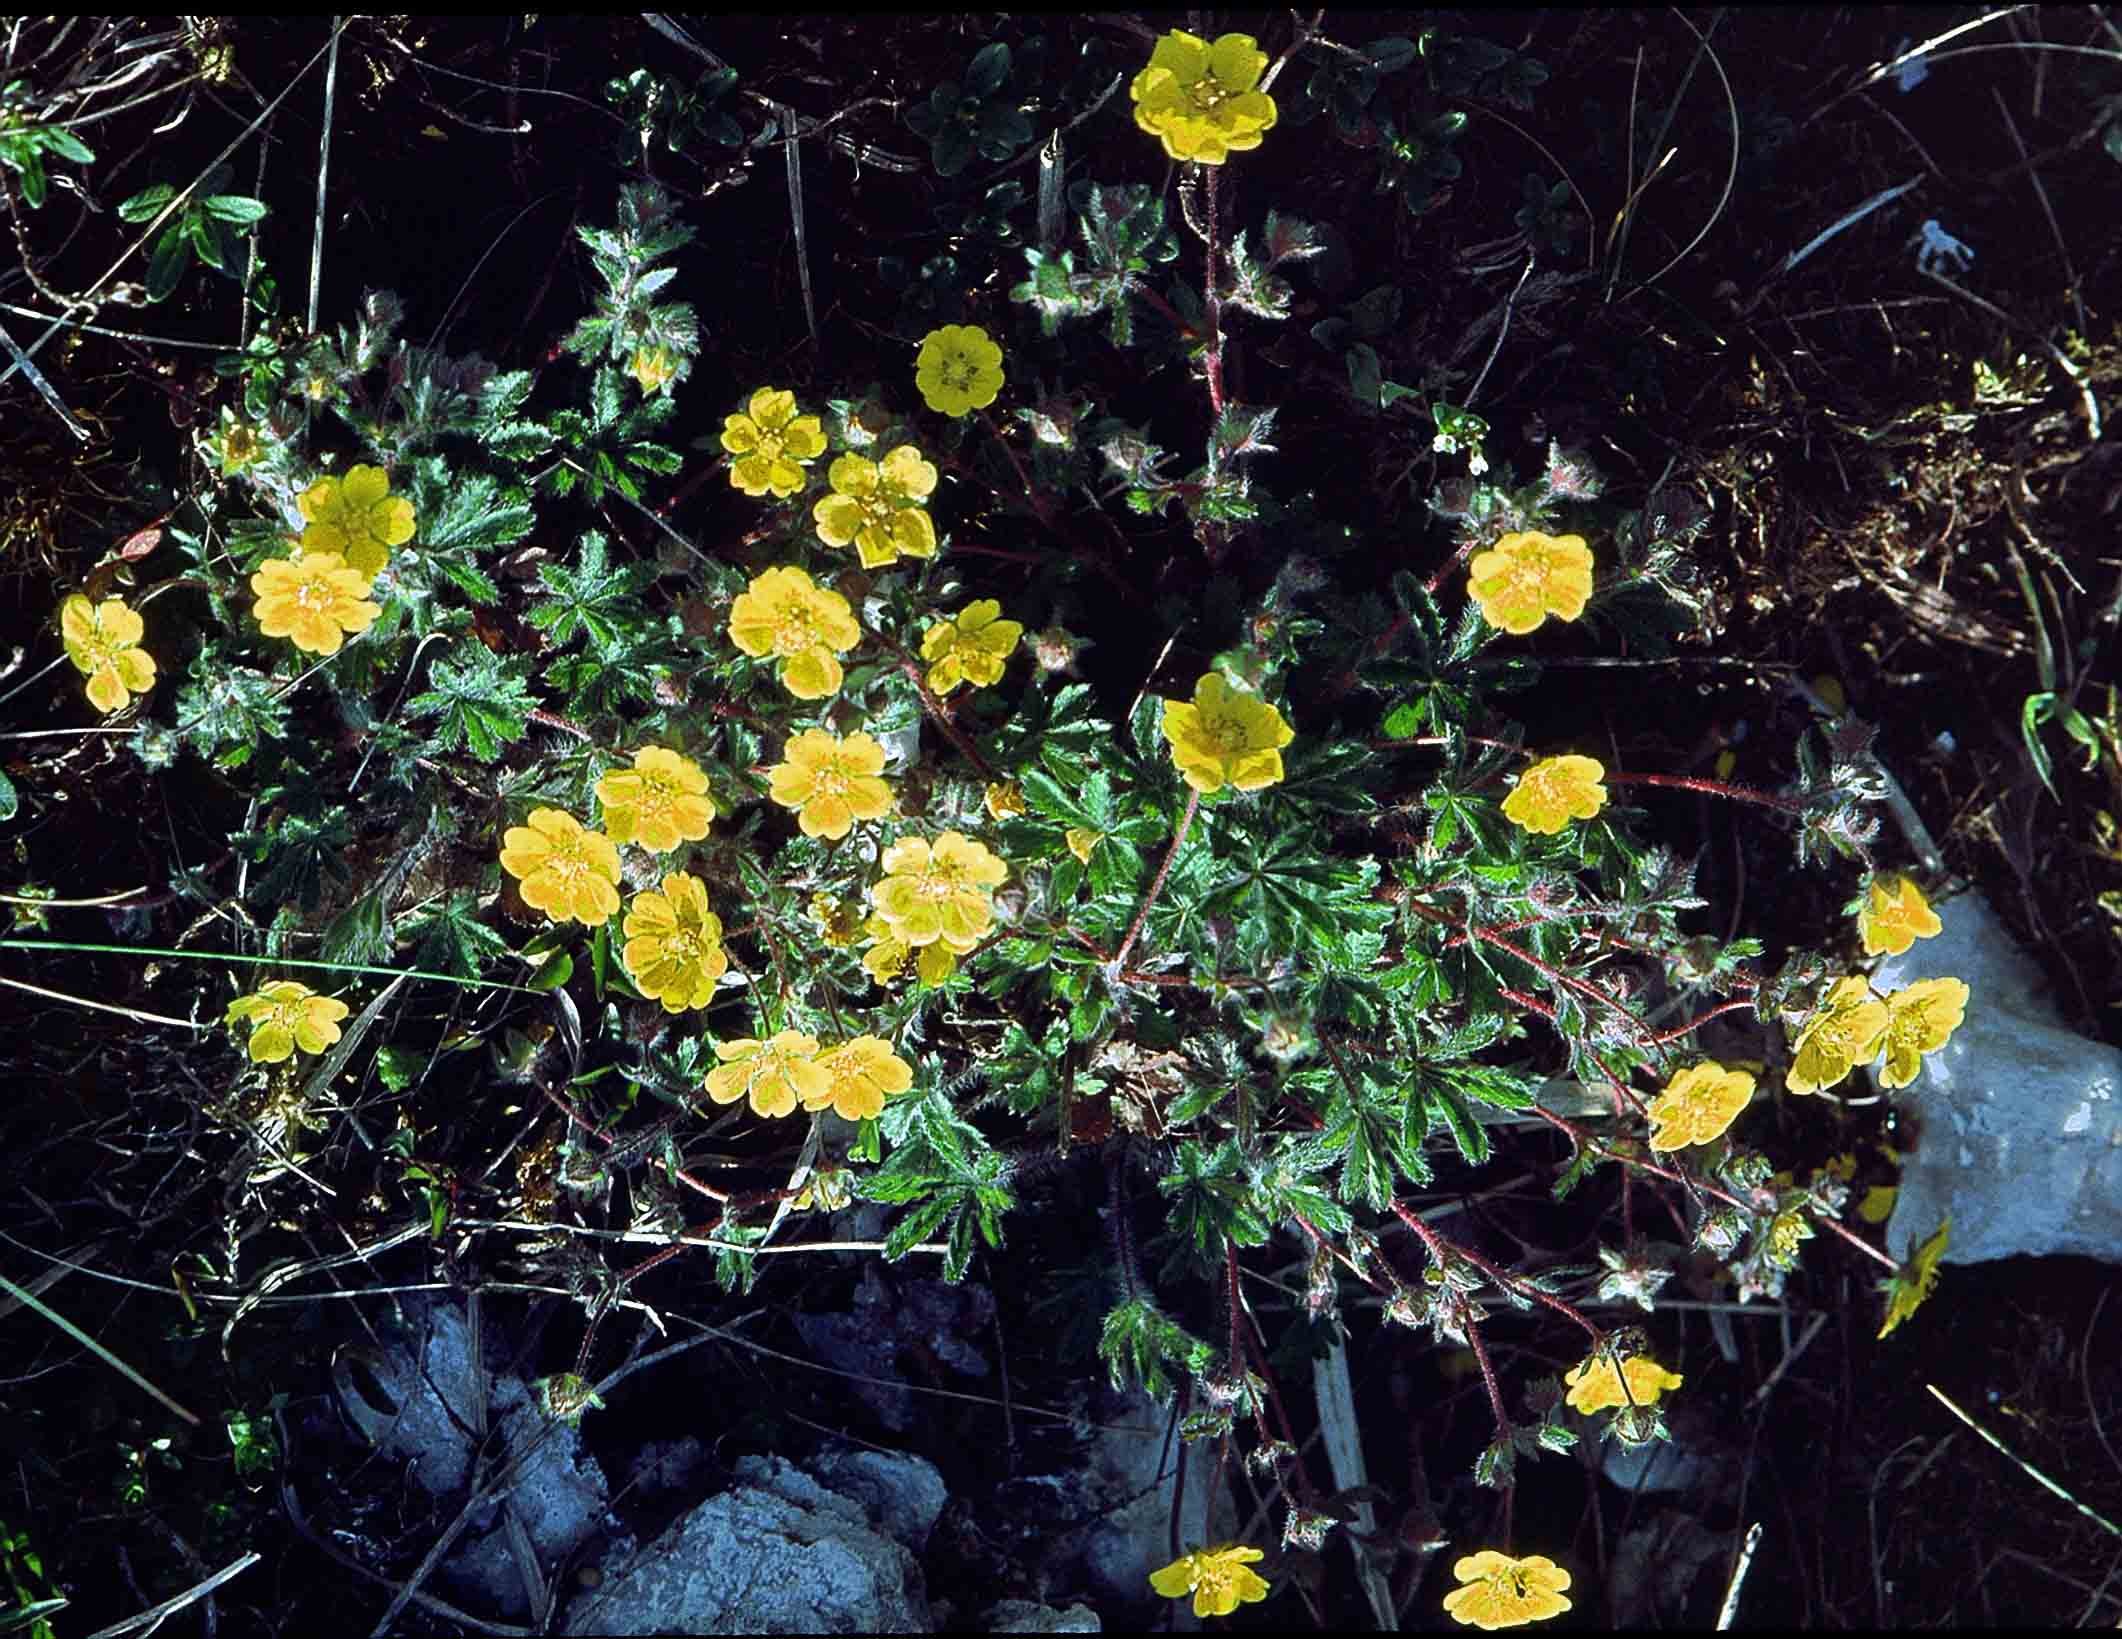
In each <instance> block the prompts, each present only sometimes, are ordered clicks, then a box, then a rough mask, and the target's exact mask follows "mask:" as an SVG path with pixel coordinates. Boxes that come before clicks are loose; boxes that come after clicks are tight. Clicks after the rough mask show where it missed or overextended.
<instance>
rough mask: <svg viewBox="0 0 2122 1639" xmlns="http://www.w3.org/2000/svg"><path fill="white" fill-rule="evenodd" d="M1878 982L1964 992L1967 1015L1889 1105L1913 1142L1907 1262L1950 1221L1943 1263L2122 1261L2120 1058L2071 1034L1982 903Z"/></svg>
mask: <svg viewBox="0 0 2122 1639" xmlns="http://www.w3.org/2000/svg"><path fill="white" fill-rule="evenodd" d="M1935 909H1936V910H1937V913H1938V919H1939V921H1941V922H1942V923H1943V924H1944V928H1943V930H1942V931H1941V932H1940V933H1939V934H1938V935H1937V936H1936V937H1935V938H1931V939H1919V940H1917V941H1916V943H1915V944H1914V945H1913V946H1912V947H1910V949H1909V950H1908V951H1907V952H1906V953H1905V954H1904V955H1901V956H1895V957H1889V958H1887V959H1886V960H1885V961H1883V962H1882V963H1880V965H1879V969H1878V972H1877V974H1876V975H1875V976H1874V980H1873V982H1874V984H1875V985H1876V986H1877V987H1878V988H1879V989H1880V990H1892V989H1896V988H1898V987H1899V986H1902V985H1905V984H1909V983H1911V982H1912V981H1914V980H1917V979H1931V978H1942V977H1947V976H1950V977H1953V978H1957V979H1963V980H1965V981H1966V982H1967V986H1968V990H1969V992H1970V994H1969V997H1968V1002H1967V1017H1966V1020H1965V1021H1964V1022H1963V1023H1962V1024H1961V1026H1960V1028H1959V1029H1958V1030H1957V1031H1956V1032H1954V1034H1953V1038H1952V1040H1951V1041H1950V1042H1948V1043H1947V1044H1946V1045H1945V1046H1944V1047H1943V1048H1941V1049H1940V1050H1939V1051H1937V1052H1935V1053H1931V1054H1929V1055H1927V1056H1926V1057H1925V1059H1924V1061H1923V1070H1922V1073H1921V1074H1919V1075H1918V1076H1917V1077H1916V1079H1915V1081H1914V1082H1913V1083H1911V1084H1910V1085H1909V1086H1907V1087H1905V1088H1902V1089H1901V1090H1900V1091H1899V1092H1897V1093H1896V1094H1895V1095H1894V1096H1895V1098H1896V1099H1897V1100H1898V1101H1899V1105H1900V1108H1901V1109H1902V1110H1903V1111H1904V1112H1906V1113H1907V1114H1908V1115H1909V1116H1910V1117H1912V1118H1913V1120H1914V1122H1915V1123H1916V1125H1917V1127H1918V1129H1919V1131H1918V1140H1917V1143H1916V1147H1915V1152H1914V1154H1912V1155H1910V1156H1909V1157H1908V1159H1907V1160H1906V1161H1905V1162H1904V1163H1903V1165H1902V1170H1901V1189H1900V1193H1899V1195H1898V1196H1896V1198H1895V1201H1894V1214H1893V1217H1892V1219H1891V1220H1890V1221H1889V1222H1888V1224H1887V1226H1886V1245H1887V1250H1888V1251H1890V1252H1891V1253H1893V1254H1894V1256H1896V1257H1898V1258H1906V1257H1907V1256H1908V1255H1909V1253H1910V1252H1911V1251H1912V1250H1913V1249H1914V1248H1915V1247H1916V1246H1917V1245H1919V1244H1921V1243H1922V1242H1923V1241H1924V1240H1925V1239H1927V1238H1928V1237H1929V1236H1930V1235H1931V1234H1932V1232H1933V1231H1935V1230H1936V1229H1937V1227H1938V1223H1939V1221H1940V1220H1941V1219H1942V1218H1944V1217H1945V1216H1946V1215H1947V1214H1948V1213H1949V1214H1951V1216H1952V1237H1951V1241H1950V1243H1949V1244H1948V1246H1947V1247H1946V1251H1945V1258H1944V1261H1945V1262H1947V1263H1986V1262H1989V1261H1990V1260H1992V1259H1996V1258H2010V1257H2018V1256H2021V1255H2026V1256H2033V1257H2042V1256H2048V1255H2051V1254H2058V1253H2074V1254H2077V1255H2079V1256H2083V1257H2090V1258H2099V1259H2102V1260H2104V1261H2107V1262H2116V1261H2122V1097H2118V1092H2122V1051H2118V1050H2117V1049H2115V1048H2113V1047H2109V1046H2107V1045H2106V1044H2105V1043H2104V1042H2097V1041H2093V1040H2090V1039H2089V1038H2087V1037H2084V1036H2080V1035H2077V1034H2076V1033H2074V1032H2073V1031H2070V1030H2067V1029H2065V1028H2064V1026H2063V1024H2062V1022H2061V1020H2060V1019H2059V1018H2058V1016H2057V1015H2056V1012H2055V1010H2054V1008H2053V1007H2051V1006H2050V1005H2049V1003H2048V1001H2047V1000H2046V998H2045V995H2044V994H2043V990H2042V986H2041V982H2040V976H2039V973H2038V970H2036V969H2035V968H2034V966H2033V964H2032V963H2031V962H2029V961H2028V960H2027V958H2026V957H2025V956H2024V955H2022V954H2021V953H2020V952H2019V950H2018V949H2017V948H2016V947H2015V946H2014V945H2013V944H2012V941H2011V936H2010V934H2009V933H2007V932H2006V931H2005V929H2004V926H2003V924H2002V923H2000V922H1999V921H1998V920H1997V916H1996V913H1995V912H1994V911H1992V910H1991V909H1990V908H1989V906H1988V905H1987V904H1985V903H1984V902H1983V900H1982V898H1981V896H1980V895H1979V894H1972V893H1970V894H1964V895H1962V896H1961V897H1960V898H1958V899H1954V900H1950V901H1948V902H1946V903H1944V904H1941V905H1938V906H1936V907H1935Z"/></svg>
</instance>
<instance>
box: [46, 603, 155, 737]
mask: <svg viewBox="0 0 2122 1639" xmlns="http://www.w3.org/2000/svg"><path fill="white" fill-rule="evenodd" d="M146 635H147V622H145V621H144V620H142V619H141V618H140V615H139V611H137V610H135V609H128V608H127V607H126V606H125V600H124V599H123V598H105V599H104V600H103V601H102V602H101V603H91V602H90V601H89V600H88V599H87V598H85V597H83V596H82V595H81V594H80V593H79V592H76V593H74V594H73V595H72V596H71V597H69V598H68V599H67V600H66V601H65V602H64V603H62V604H60V605H59V637H60V640H61V641H62V642H63V643H64V644H65V645H66V658H67V659H69V660H71V661H72V662H73V663H74V669H75V670H76V671H78V672H81V673H82V674H83V675H85V676H86V677H87V678H88V703H89V704H90V705H92V706H94V707H95V708H96V709H97V710H98V711H100V712H103V713H104V714H105V715H106V716H107V715H109V714H110V713H111V712H114V711H123V710H124V709H125V707H126V706H127V705H128V704H129V703H130V702H131V700H132V697H133V696H134V695H136V694H145V693H147V691H148V690H149V689H151V688H153V687H154V686H155V657H154V656H153V655H151V654H149V653H148V652H147V651H146V650H145V649H143V648H141V647H140V646H139V644H140V639H141V638H143V637H145V636H146Z"/></svg>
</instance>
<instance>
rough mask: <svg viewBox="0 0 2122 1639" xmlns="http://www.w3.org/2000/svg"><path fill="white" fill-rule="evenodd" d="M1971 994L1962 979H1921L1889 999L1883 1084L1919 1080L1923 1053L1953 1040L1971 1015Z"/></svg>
mask: <svg viewBox="0 0 2122 1639" xmlns="http://www.w3.org/2000/svg"><path fill="white" fill-rule="evenodd" d="M1967 994H1968V992H1967V983H1966V981H1965V980H1962V979H1918V980H1917V981H1916V982H1915V983H1914V984H1912V985H1903V986H1902V987H1901V988H1900V989H1899V990H1896V991H1894V992H1893V993H1892V994H1891V995H1889V996H1888V997H1887V998H1886V1063H1885V1065H1884V1067H1882V1068H1881V1070H1880V1071H1879V1085H1880V1086H1882V1087H1906V1086H1907V1085H1908V1084H1909V1083H1910V1082H1911V1081H1914V1080H1915V1079H1916V1074H1917V1072H1918V1071H1920V1070H1921V1069H1922V1068H1923V1055H1924V1054H1925V1053H1935V1052H1936V1051H1937V1050H1938V1049H1939V1048H1941V1047H1943V1046H1944V1045H1945V1044H1946V1043H1947V1042H1948V1041H1950V1040H1951V1039H1952V1033H1953V1032H1954V1031H1955V1030H1957V1029H1959V1028H1960V1021H1961V1020H1963V1019H1964V1018H1966V1017H1967Z"/></svg>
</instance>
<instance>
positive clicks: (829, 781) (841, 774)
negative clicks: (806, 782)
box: [811, 763, 848, 797]
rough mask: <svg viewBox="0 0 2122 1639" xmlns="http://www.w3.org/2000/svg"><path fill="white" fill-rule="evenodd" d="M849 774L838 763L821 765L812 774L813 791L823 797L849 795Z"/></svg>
mask: <svg viewBox="0 0 2122 1639" xmlns="http://www.w3.org/2000/svg"><path fill="white" fill-rule="evenodd" d="M847 785H848V780H847V774H846V772H845V771H844V770H843V769H842V768H841V767H840V765H839V764H838V763H820V764H819V765H818V767H817V768H816V769H815V770H814V771H813V772H812V774H811V789H812V790H813V791H814V792H815V793H816V794H817V795H819V796H821V797H839V796H845V795H846V794H847Z"/></svg>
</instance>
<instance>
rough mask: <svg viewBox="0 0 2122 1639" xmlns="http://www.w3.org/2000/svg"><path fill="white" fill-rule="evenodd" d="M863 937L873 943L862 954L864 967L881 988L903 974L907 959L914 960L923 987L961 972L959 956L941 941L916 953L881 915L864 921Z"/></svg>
mask: <svg viewBox="0 0 2122 1639" xmlns="http://www.w3.org/2000/svg"><path fill="white" fill-rule="evenodd" d="M862 934H863V937H864V938H866V939H868V940H869V941H870V947H869V949H868V950H866V951H864V952H863V953H862V966H863V968H864V969H865V970H866V971H867V972H868V974H869V976H870V977H871V978H872V979H874V980H876V981H877V983H878V984H880V985H888V984H890V983H891V982H892V981H893V980H894V979H896V978H898V977H899V976H900V975H901V974H902V973H904V972H905V971H906V962H907V958H908V957H912V958H913V963H914V977H915V978H916V979H918V980H919V981H920V982H921V983H922V984H924V985H930V986H933V985H940V984H941V983H943V981H944V980H945V979H948V978H949V977H950V976H951V975H952V974H953V973H956V972H957V971H958V953H957V952H956V951H955V950H953V949H951V947H950V946H949V945H948V944H947V943H945V942H944V941H943V940H941V939H938V940H937V941H936V942H935V943H934V944H932V945H923V946H922V947H921V948H920V949H919V950H918V951H917V950H915V949H914V947H913V946H912V945H909V944H908V943H907V942H906V941H905V940H904V939H901V938H900V937H899V936H898V935H897V934H896V933H894V932H892V928H891V924H890V923H889V922H887V921H885V920H884V918H883V917H881V916H872V917H871V918H870V919H869V920H868V921H866V922H864V923H863V924H862ZM967 948H968V949H969V948H971V947H969V946H968V947H967Z"/></svg>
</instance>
